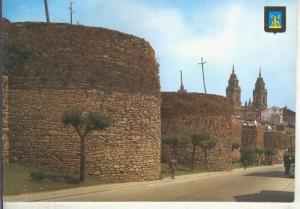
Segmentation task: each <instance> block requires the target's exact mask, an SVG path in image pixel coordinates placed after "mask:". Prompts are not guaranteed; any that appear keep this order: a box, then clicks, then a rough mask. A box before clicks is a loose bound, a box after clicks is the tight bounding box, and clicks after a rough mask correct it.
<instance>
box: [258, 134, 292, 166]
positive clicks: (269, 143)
mask: <svg viewBox="0 0 300 209" xmlns="http://www.w3.org/2000/svg"><path fill="white" fill-rule="evenodd" d="M290 143H291V141H290V137H289V136H288V135H287V134H286V133H285V132H284V131H266V132H265V134H264V147H265V149H273V150H276V151H277V154H276V155H275V156H273V157H272V160H273V162H274V163H275V164H279V163H283V154H284V152H285V151H287V150H288V148H289V147H290Z"/></svg>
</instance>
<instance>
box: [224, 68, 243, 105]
mask: <svg viewBox="0 0 300 209" xmlns="http://www.w3.org/2000/svg"><path fill="white" fill-rule="evenodd" d="M226 97H227V98H229V101H230V104H231V107H232V108H233V110H235V109H238V108H240V107H241V88H240V86H239V80H238V79H237V76H236V74H235V69H234V65H233V66H232V73H231V75H230V78H229V80H228V86H227V88H226Z"/></svg>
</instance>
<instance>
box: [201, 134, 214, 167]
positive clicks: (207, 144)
mask: <svg viewBox="0 0 300 209" xmlns="http://www.w3.org/2000/svg"><path fill="white" fill-rule="evenodd" d="M215 146H216V140H215V139H214V138H212V137H210V136H209V137H208V138H207V139H206V140H204V141H201V143H200V147H201V148H202V150H204V157H205V169H206V170H207V169H208V160H207V152H208V150H210V149H212V148H214V147H215Z"/></svg>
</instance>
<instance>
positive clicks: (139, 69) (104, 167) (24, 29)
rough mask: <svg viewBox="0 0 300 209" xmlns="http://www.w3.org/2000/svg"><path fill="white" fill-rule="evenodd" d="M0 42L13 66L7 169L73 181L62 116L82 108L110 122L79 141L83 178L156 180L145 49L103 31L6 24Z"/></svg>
mask: <svg viewBox="0 0 300 209" xmlns="http://www.w3.org/2000/svg"><path fill="white" fill-rule="evenodd" d="M4 42H5V43H6V44H7V45H6V47H8V48H9V49H11V50H15V55H16V56H15V58H16V60H19V61H18V62H16V63H17V64H15V65H12V66H11V68H10V69H8V77H9V79H8V82H9V96H8V100H9V137H10V138H9V159H10V162H12V163H18V164H22V165H25V166H29V167H32V168H40V169H46V170H51V171H59V172H62V173H71V174H78V173H79V153H80V139H79V136H78V135H77V133H76V132H75V130H74V129H73V128H71V127H66V126H64V125H63V123H62V116H63V112H64V111H65V109H66V108H68V107H70V106H72V105H76V104H81V105H83V106H85V107H86V108H87V109H90V110H98V111H101V112H103V113H109V114H110V115H112V118H113V124H112V125H111V126H110V127H109V128H107V129H105V130H104V131H102V132H93V134H91V135H90V136H89V137H88V138H87V139H86V174H88V175H89V176H92V177H102V178H106V179H116V180H117V179H118V180H132V181H142V180H154V179H158V178H159V177H160V150H161V148H160V137H161V123H160V83H159V76H158V63H157V62H156V59H155V54H154V50H153V49H152V48H151V46H150V45H149V43H147V42H146V41H144V40H143V39H140V38H138V37H135V36H132V35H128V34H124V33H120V32H117V31H112V30H108V29H103V28H93V27H85V26H74V25H69V24H44V23H13V24H11V23H9V22H7V21H5V24H4ZM16 60H12V62H13V61H16Z"/></svg>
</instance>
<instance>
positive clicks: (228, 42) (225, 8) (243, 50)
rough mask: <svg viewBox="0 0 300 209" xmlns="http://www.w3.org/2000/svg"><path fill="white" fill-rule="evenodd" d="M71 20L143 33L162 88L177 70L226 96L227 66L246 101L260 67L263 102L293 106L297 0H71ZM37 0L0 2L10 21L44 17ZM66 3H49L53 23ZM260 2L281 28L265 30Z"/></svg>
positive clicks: (195, 86) (63, 14)
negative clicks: (274, 10)
mask: <svg viewBox="0 0 300 209" xmlns="http://www.w3.org/2000/svg"><path fill="white" fill-rule="evenodd" d="M73 1H74V2H75V4H74V9H75V14H74V22H75V23H77V22H79V23H80V24H83V25H88V26H96V27H106V28H110V29H114V30H118V31H121V32H124V33H129V34H133V35H136V36H139V37H143V38H145V39H146V40H147V41H149V42H150V44H151V45H152V47H153V48H154V49H155V52H156V57H157V59H158V62H159V63H160V79H161V88H162V91H176V90H178V88H179V85H180V77H179V75H180V74H179V71H180V70H182V71H183V77H184V85H185V88H186V89H187V90H188V91H191V92H203V84H202V77H201V76H202V75H201V68H200V65H198V64H197V63H199V62H200V60H201V57H203V58H204V59H205V61H206V62H207V64H206V65H205V73H206V78H207V79H206V85H207V86H206V87H207V91H208V93H212V94H219V95H225V88H226V86H227V82H228V78H229V76H230V73H231V70H232V65H233V64H234V65H235V69H236V73H237V76H238V78H239V80H240V86H241V89H242V102H243V103H244V102H245V100H248V99H249V98H251V99H252V91H253V88H254V84H255V81H256V79H257V77H258V73H259V68H260V67H261V69H262V75H263V78H264V80H265V83H266V87H267V89H268V105H269V106H273V105H277V106H281V107H284V106H287V107H289V108H291V109H293V110H295V86H296V85H295V70H296V2H297V1H296V0H251V1H249V0H218V1H211V0H185V1H184V0H122V1H121V0H73ZM43 2H44V1H43V0H26V1H24V0H4V1H3V6H4V9H3V13H4V16H5V17H7V18H8V19H9V20H10V21H13V22H15V21H45V15H44V5H43ZM69 2H70V1H69V0H48V4H49V10H50V18H51V21H52V22H69V19H70V18H69V10H68V6H69ZM264 6H286V7H287V31H286V32H285V33H282V34H279V33H278V34H276V35H274V34H272V33H265V32H264V28H263V27H264V23H263V18H264Z"/></svg>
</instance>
